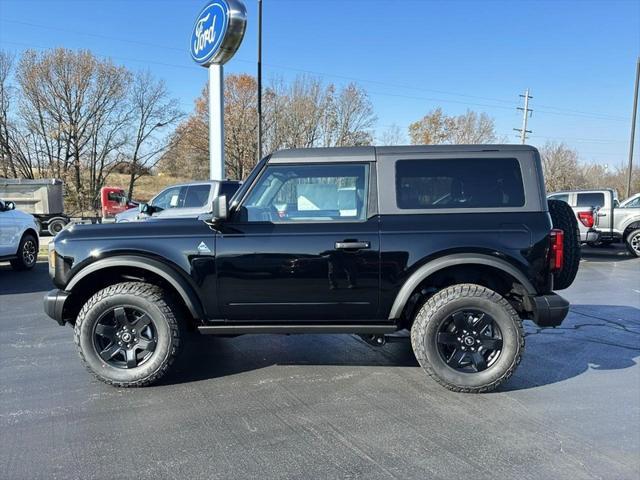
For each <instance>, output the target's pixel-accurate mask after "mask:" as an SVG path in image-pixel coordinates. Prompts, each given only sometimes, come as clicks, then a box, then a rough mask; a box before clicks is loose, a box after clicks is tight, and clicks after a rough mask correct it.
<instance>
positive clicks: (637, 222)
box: [622, 218, 640, 242]
mask: <svg viewBox="0 0 640 480" xmlns="http://www.w3.org/2000/svg"><path fill="white" fill-rule="evenodd" d="M638 228H640V219H638V218H634V219H633V220H632V221H631V222H630V223H629V224H628V225H627V226H626V227H625V228H624V230H623V231H622V241H623V242H625V241H626V240H627V235H629V234H630V233H631V232H632V231H633V230H636V229H638Z"/></svg>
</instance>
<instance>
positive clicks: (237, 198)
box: [229, 155, 271, 208]
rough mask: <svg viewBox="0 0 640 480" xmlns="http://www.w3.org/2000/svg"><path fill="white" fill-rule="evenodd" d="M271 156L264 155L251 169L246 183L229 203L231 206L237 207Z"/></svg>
mask: <svg viewBox="0 0 640 480" xmlns="http://www.w3.org/2000/svg"><path fill="white" fill-rule="evenodd" d="M270 158H271V155H267V156H266V157H264V158H263V159H262V160H260V161H259V162H258V163H257V164H256V166H255V167H253V170H251V173H250V174H249V176H248V177H247V179H246V180H245V181H244V183H243V184H242V186H241V187H240V188H239V189H238V191H237V192H236V193H235V195H234V196H233V198H231V202H230V203H229V205H230V206H231V208H233V207H235V206H236V205H237V204H238V202H239V201H240V199H241V198H242V197H243V196H244V195H245V193H246V192H247V189H248V188H249V187H250V186H251V184H252V183H253V181H254V180H255V179H256V177H257V176H258V174H259V173H260V171H261V170H262V168H263V167H264V165H265V163H267V162H268V161H269V159H270Z"/></svg>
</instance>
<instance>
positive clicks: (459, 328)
mask: <svg viewBox="0 0 640 480" xmlns="http://www.w3.org/2000/svg"><path fill="white" fill-rule="evenodd" d="M436 341H437V343H438V352H439V353H440V356H441V358H442V359H443V360H444V361H445V363H446V364H447V365H448V366H449V367H451V368H453V369H454V370H457V371H460V372H470V373H472V372H482V371H483V370H486V369H487V368H489V367H491V366H492V365H493V364H494V363H495V362H496V361H497V360H498V357H499V356H500V353H501V351H502V332H501V331H500V327H498V325H497V324H496V323H495V321H494V320H493V318H492V317H491V316H490V315H489V314H488V313H485V312H482V311H480V310H460V311H458V312H455V313H454V314H453V315H450V316H448V317H447V318H446V319H445V320H444V322H442V325H441V326H440V329H439V331H438V335H437V339H436Z"/></svg>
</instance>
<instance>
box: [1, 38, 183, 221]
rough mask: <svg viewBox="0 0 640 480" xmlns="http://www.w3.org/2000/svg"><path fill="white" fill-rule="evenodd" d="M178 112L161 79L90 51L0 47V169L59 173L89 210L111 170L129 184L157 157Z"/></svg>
mask: <svg viewBox="0 0 640 480" xmlns="http://www.w3.org/2000/svg"><path fill="white" fill-rule="evenodd" d="M183 117H184V114H183V113H182V112H181V111H180V109H179V103H178V100H177V99H175V98H171V96H170V94H169V92H168V90H167V87H166V85H165V83H164V81H162V80H159V79H156V78H155V77H154V76H153V75H152V74H151V73H150V72H148V71H140V72H131V71H129V70H128V69H126V68H125V67H122V66H119V65H115V64H114V63H112V62H111V61H110V60H101V59H98V58H97V57H96V56H95V55H93V54H92V53H91V52H89V51H84V50H81V51H71V50H67V49H61V48H59V49H55V50H49V51H44V52H35V51H33V50H27V51H25V52H24V53H23V54H22V55H21V56H20V58H19V60H18V61H16V59H15V58H14V57H13V56H12V55H10V54H9V53H7V52H4V51H0V175H2V176H4V177H14V178H27V179H33V178H46V177H55V178H61V179H63V180H64V182H65V185H66V194H67V196H68V199H69V202H68V203H70V204H72V205H74V206H75V207H76V208H77V209H78V210H85V209H90V208H91V206H92V204H93V201H94V200H95V199H96V198H97V195H98V192H99V190H100V188H101V187H102V186H104V184H105V181H106V179H107V177H108V176H109V174H110V173H111V172H113V171H114V170H116V169H119V170H120V171H124V172H126V173H128V174H129V182H128V190H129V194H132V193H133V190H134V187H135V181H136V180H137V179H138V178H139V177H140V176H141V175H143V174H144V173H146V172H148V171H149V169H150V168H151V167H153V166H154V164H155V163H156V162H157V161H158V160H159V159H160V158H161V155H162V153H164V152H165V151H166V150H167V148H168V146H169V144H168V142H170V139H171V136H170V135H167V133H168V132H170V131H172V130H173V128H174V127H175V126H176V124H177V123H178V122H179V121H180V120H181V119H182V118H183Z"/></svg>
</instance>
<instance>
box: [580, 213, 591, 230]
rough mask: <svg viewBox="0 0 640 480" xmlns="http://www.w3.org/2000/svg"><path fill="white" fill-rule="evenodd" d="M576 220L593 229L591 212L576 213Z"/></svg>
mask: <svg viewBox="0 0 640 480" xmlns="http://www.w3.org/2000/svg"><path fill="white" fill-rule="evenodd" d="M578 220H580V223H582V224H583V225H584V226H585V227H587V228H591V227H593V224H594V219H593V212H578Z"/></svg>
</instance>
